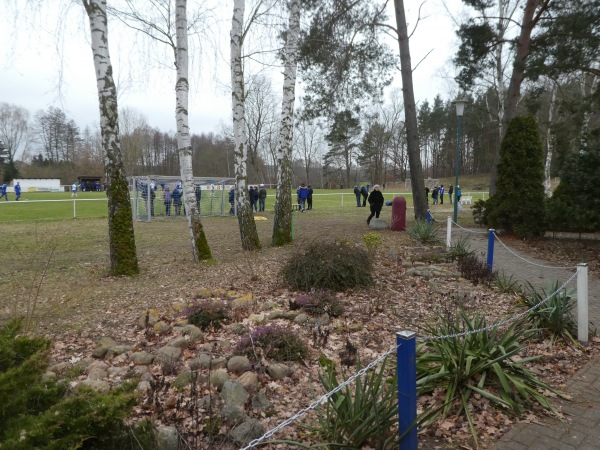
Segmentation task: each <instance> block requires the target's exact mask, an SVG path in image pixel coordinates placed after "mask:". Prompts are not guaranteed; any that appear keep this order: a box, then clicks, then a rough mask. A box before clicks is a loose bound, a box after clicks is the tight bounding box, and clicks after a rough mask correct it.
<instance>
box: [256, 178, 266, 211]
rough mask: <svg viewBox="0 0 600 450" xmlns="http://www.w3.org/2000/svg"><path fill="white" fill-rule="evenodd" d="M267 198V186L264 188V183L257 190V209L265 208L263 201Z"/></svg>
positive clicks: (262, 209)
mask: <svg viewBox="0 0 600 450" xmlns="http://www.w3.org/2000/svg"><path fill="white" fill-rule="evenodd" d="M266 199H267V188H265V185H264V184H261V185H260V189H259V190H258V210H259V211H264V210H265V201H266Z"/></svg>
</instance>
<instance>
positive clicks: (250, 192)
mask: <svg viewBox="0 0 600 450" xmlns="http://www.w3.org/2000/svg"><path fill="white" fill-rule="evenodd" d="M248 200H250V210H254V211H256V202H255V200H254V186H250V187H248Z"/></svg>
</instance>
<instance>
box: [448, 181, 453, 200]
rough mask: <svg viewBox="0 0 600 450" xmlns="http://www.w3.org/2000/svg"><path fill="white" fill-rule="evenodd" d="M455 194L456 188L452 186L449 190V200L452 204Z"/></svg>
mask: <svg viewBox="0 0 600 450" xmlns="http://www.w3.org/2000/svg"><path fill="white" fill-rule="evenodd" d="M453 193H454V186H452V185H450V187H449V188H448V198H449V199H450V203H452V194H453Z"/></svg>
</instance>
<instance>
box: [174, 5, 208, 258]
mask: <svg viewBox="0 0 600 450" xmlns="http://www.w3.org/2000/svg"><path fill="white" fill-rule="evenodd" d="M175 26H176V37H177V44H176V49H175V67H176V68H177V82H176V84H175V94H176V107H175V117H176V120H177V147H178V150H179V167H180V171H181V181H182V183H183V199H184V205H185V213H186V214H185V215H186V218H187V221H188V228H189V230H190V237H191V240H192V250H193V252H194V260H195V261H200V260H203V261H205V260H209V259H211V258H212V255H211V252H210V247H209V246H208V242H207V240H206V235H205V234H204V228H203V227H202V222H201V220H200V211H199V210H198V207H197V203H196V193H195V190H194V174H193V171H192V144H191V141H190V128H189V121H188V98H189V83H188V60H189V58H188V31H187V0H177V2H176V9H175Z"/></svg>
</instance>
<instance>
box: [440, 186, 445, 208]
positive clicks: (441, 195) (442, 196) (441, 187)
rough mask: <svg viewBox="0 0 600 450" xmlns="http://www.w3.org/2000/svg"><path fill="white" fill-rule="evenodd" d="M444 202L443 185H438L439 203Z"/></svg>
mask: <svg viewBox="0 0 600 450" xmlns="http://www.w3.org/2000/svg"><path fill="white" fill-rule="evenodd" d="M443 204H444V185H443V184H442V185H441V186H440V205H443Z"/></svg>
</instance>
